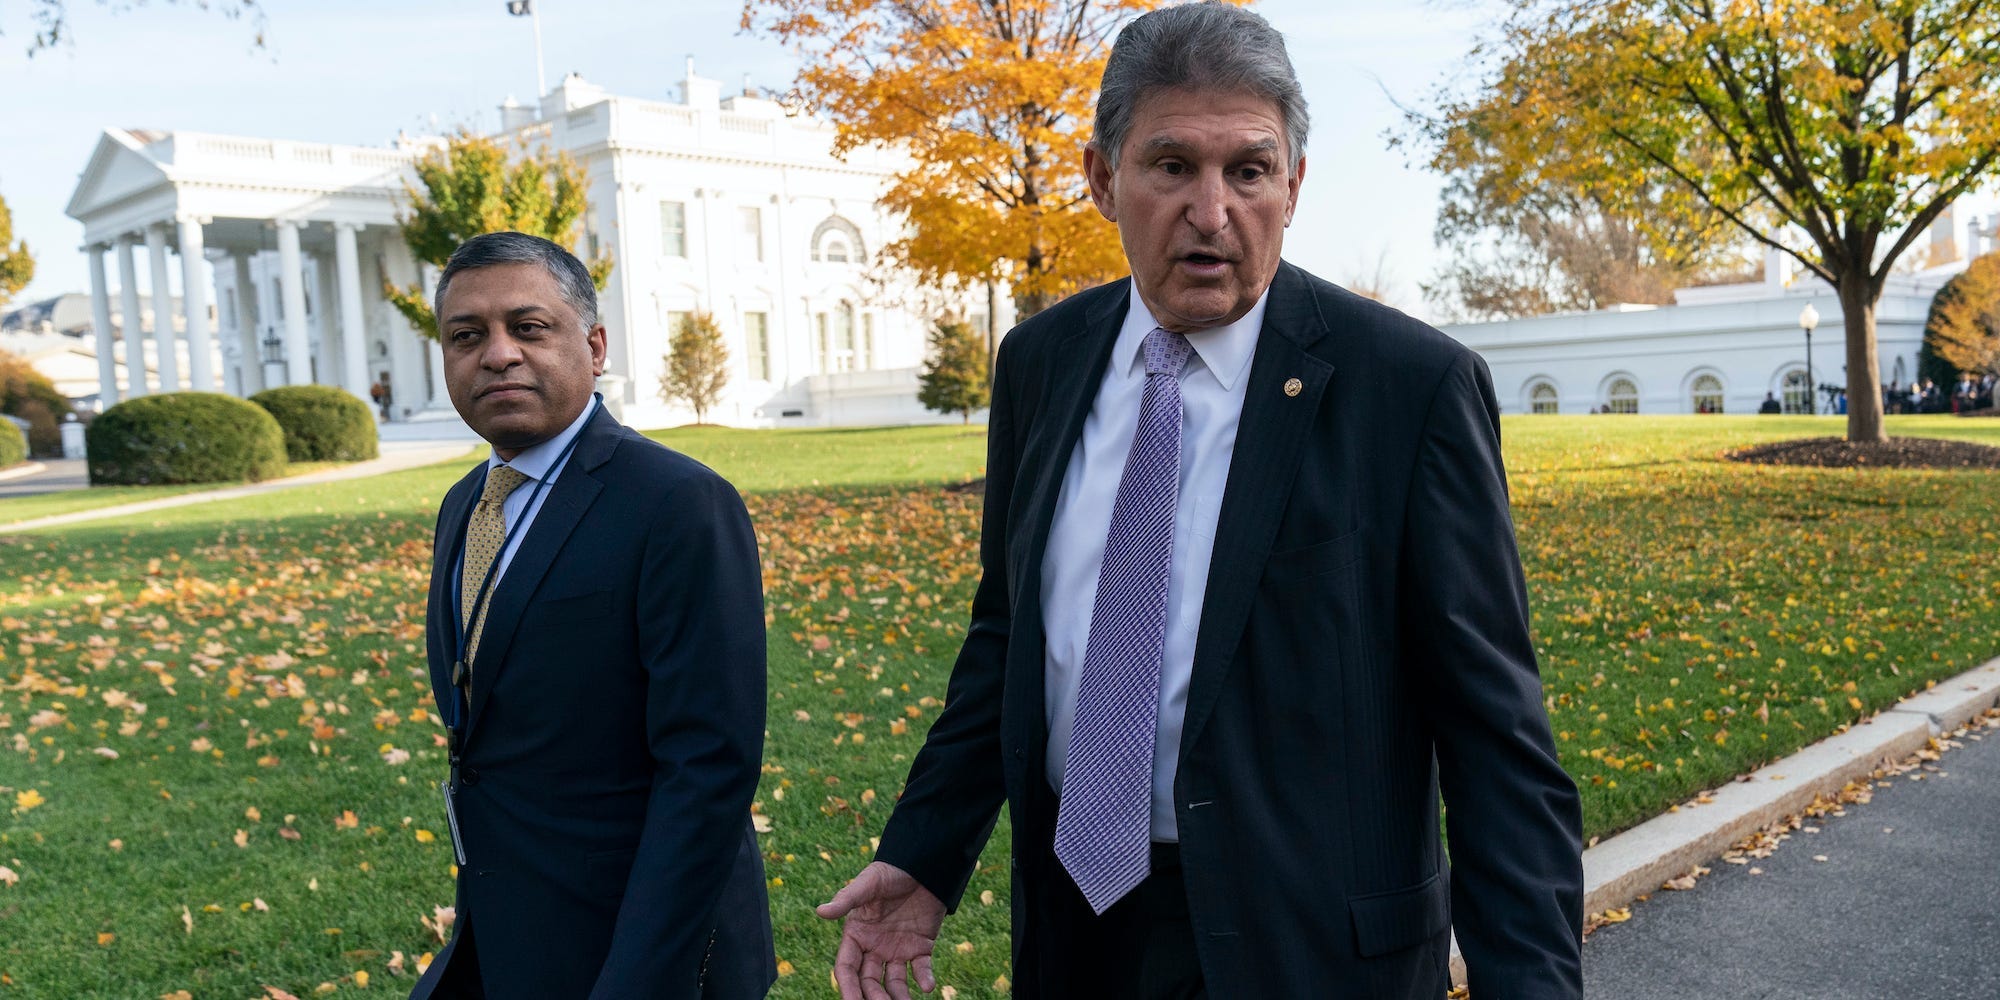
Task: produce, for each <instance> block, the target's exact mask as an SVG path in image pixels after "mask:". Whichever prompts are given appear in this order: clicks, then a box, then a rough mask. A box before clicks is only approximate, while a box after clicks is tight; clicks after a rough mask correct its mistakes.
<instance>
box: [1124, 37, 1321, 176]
mask: <svg viewBox="0 0 2000 1000" xmlns="http://www.w3.org/2000/svg"><path fill="white" fill-rule="evenodd" d="M1175 88H1185V89H1188V90H1207V91H1225V92H1244V93H1250V94H1255V95H1256V96H1258V97H1262V98H1265V99H1266V100H1269V101H1271V102H1272V103H1273V104H1276V105H1277V106H1278V116H1279V117H1280V118H1281V119H1283V121H1284V123H1285V141H1286V144H1287V145H1288V146H1290V153H1291V168H1292V170H1294V171H1297V170H1298V167H1299V160H1300V159H1301V158H1303V157H1304V156H1305V155H1306V130H1307V128H1308V126H1309V125H1310V124H1311V122H1310V119H1309V117H1308V116H1307V114H1306V98H1305V92H1304V91H1303V90H1302V89H1300V87H1299V78H1298V74H1296V73H1294V72H1293V71H1292V59H1291V57H1290V56H1289V55H1287V54H1286V53H1285V36H1283V35H1281V34H1279V33H1278V30H1277V29H1276V28H1273V27H1271V23H1270V22H1269V21H1266V20H1264V19H1263V18H1262V17H1260V16H1258V15H1256V14H1253V13H1251V12H1250V11H1247V10H1244V9H1242V8H1241V7H1235V6H1232V5H1230V4H1226V3H1219V2H1216V0H1206V2H1202V3H1189V4H1182V5H1180V6H1177V7H1166V8H1162V9H1160V10H1156V11H1153V12H1151V13H1149V14H1145V15H1143V16H1141V17H1139V18H1137V19H1135V20H1134V21H1133V22H1132V23H1131V24H1128V25H1126V26H1125V30H1123V31H1121V32H1119V33H1118V41H1117V42H1116V43H1114V44H1113V45H1112V46H1111V57H1110V59H1108V60H1106V62H1105V64H1104V80H1103V82H1102V83H1101V84H1100V85H1099V86H1098V92H1097V133H1096V135H1095V136H1094V137H1093V138H1092V139H1091V141H1092V142H1093V143H1094V144H1095V145H1096V146H1097V150H1098V152H1099V153H1101V154H1103V155H1104V157H1105V158H1106V159H1107V160H1109V161H1110V162H1111V166H1112V169H1114V170H1115V169H1117V167H1118V157H1119V154H1120V153H1122V152H1123V151H1124V148H1125V133H1126V132H1128V131H1129V130H1130V129H1131V127H1132V114H1133V112H1134V111H1136V110H1137V109H1138V107H1139V104H1140V103H1141V102H1143V101H1144V100H1145V99H1146V98H1147V97H1150V96H1152V94H1153V93H1154V92H1156V91H1161V90H1171V89H1175Z"/></svg>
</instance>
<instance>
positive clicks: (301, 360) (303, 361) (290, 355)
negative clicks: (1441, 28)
mask: <svg viewBox="0 0 2000 1000" xmlns="http://www.w3.org/2000/svg"><path fill="white" fill-rule="evenodd" d="M273 225H275V226H277V227H278V294H279V296H280V297H281V298H282V299H283V300H284V308H283V312H284V314H285V382H286V384H288V385H310V384H311V383H312V354H311V351H312V345H311V344H310V343H308V342H307V340H306V286H305V276H304V275H302V274H300V273H299V272H300V269H301V266H302V262H301V260H300V256H299V223H298V222H297V221H296V220H293V219H279V220H277V221H276V222H274V223H273Z"/></svg>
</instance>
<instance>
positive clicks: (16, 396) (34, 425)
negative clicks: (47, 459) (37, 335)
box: [0, 352, 70, 455]
mask: <svg viewBox="0 0 2000 1000" xmlns="http://www.w3.org/2000/svg"><path fill="white" fill-rule="evenodd" d="M69 412H70V404H69V397H68V396H65V395H63V394H62V390H60V389H57V388H56V385H55V383H54V382H51V381H49V378H48V376H46V375H43V374H42V373H41V372H38V371H36V370H35V369H34V368H33V367H31V366H30V365H29V364H28V360H27V359H26V358H23V357H19V356H17V355H13V354H8V353H5V352H0V413H10V414H13V415H14V416H17V417H20V418H21V419H23V420H26V421H27V422H28V425H29V426H28V450H29V451H30V452H31V453H33V454H36V455H59V454H61V453H62V429H61V425H62V418H63V415H64V414H66V413H69Z"/></svg>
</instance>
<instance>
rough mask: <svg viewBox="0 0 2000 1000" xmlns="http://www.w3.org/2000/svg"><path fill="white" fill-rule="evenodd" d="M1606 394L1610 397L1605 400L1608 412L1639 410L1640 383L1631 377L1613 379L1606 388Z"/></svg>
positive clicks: (1635, 411)
mask: <svg viewBox="0 0 2000 1000" xmlns="http://www.w3.org/2000/svg"><path fill="white" fill-rule="evenodd" d="M1605 396H1606V397H1608V398H1607V399H1606V400H1605V412H1607V413H1637V412H1639V385H1638V383H1636V382H1633V381H1632V380H1631V379H1629V378H1620V379H1613V380H1612V382H1611V385H1610V387H1609V388H1608V389H1606V390H1605Z"/></svg>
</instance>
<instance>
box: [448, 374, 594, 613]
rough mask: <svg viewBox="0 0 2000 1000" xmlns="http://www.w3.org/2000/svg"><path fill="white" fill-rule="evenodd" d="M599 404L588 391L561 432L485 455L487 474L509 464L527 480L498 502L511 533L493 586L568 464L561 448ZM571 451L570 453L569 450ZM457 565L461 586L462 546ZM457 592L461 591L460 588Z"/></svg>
mask: <svg viewBox="0 0 2000 1000" xmlns="http://www.w3.org/2000/svg"><path fill="white" fill-rule="evenodd" d="M599 405H601V404H600V403H599V402H598V399H597V395H596V394H595V393H592V394H591V398H590V402H589V403H586V404H584V407H583V412H582V413H579V414H577V416H576V419H575V420H572V421H570V423H569V426H568V427H565V428H563V431H562V433H560V434H557V435H556V436H555V437H552V438H550V439H548V440H547V441H544V442H542V443H541V444H538V445H533V446H531V447H528V448H523V449H521V453H520V454H518V455H515V456H514V458H513V460H512V461H506V462H503V461H501V460H500V455H499V453H498V452H495V453H493V454H491V455H488V456H487V457H486V474H487V475H488V476H491V475H492V474H493V470H494V469H497V468H499V467H500V466H503V465H505V466H508V467H510V468H512V469H513V470H514V471H515V472H518V473H520V474H521V475H524V476H527V477H528V481H527V482H525V483H522V484H521V485H519V486H516V487H514V492H512V493H509V494H507V499H506V500H505V501H504V502H503V503H501V504H500V517H501V520H503V521H505V522H506V525H507V533H508V534H509V535H511V536H512V537H511V538H509V539H508V541H507V547H506V548H504V549H502V550H501V552H500V559H499V563H500V565H499V566H498V567H496V568H495V569H494V570H493V589H495V590H498V589H500V578H501V577H504V576H506V575H507V566H508V564H510V563H512V562H513V561H514V552H515V551H516V550H517V549H519V548H520V547H521V541H522V540H523V539H525V538H527V537H528V529H529V528H530V527H532V526H533V525H534V523H535V515H536V514H539V513H541V512H542V505H543V504H544V503H547V502H548V499H549V493H550V492H552V491H553V490H554V489H555V479H556V477H557V476H559V475H561V474H562V470H563V468H564V467H565V466H567V465H569V456H566V455H563V451H564V449H566V448H568V447H569V443H570V442H571V441H573V440H575V439H576V436H577V435H578V434H580V433H582V432H583V425H584V423H585V422H587V421H589V420H590V415H591V414H592V413H594V412H596V410H597V407H598V406H599ZM572 454H574V453H573V452H572ZM558 457H561V458H562V462H561V463H560V464H557V463H556V459H557V458H558ZM552 465H553V466H554V467H553V468H551V466H552ZM544 479H546V480H548V483H549V485H547V486H544V487H542V489H541V491H540V492H539V493H537V492H536V490H535V484H536V483H538V482H540V481H542V480H544ZM531 500H532V501H533V502H532V503H530V501H531ZM475 502H476V501H475ZM516 524H519V525H520V530H518V531H517V530H515V527H514V526H515V525H516ZM458 565H459V569H458V570H457V571H456V572H455V573H454V574H453V576H454V578H456V579H458V580H459V586H460V587H461V588H463V587H464V585H465V584H464V577H465V569H464V567H465V552H464V549H463V548H461V549H460V550H459V554H458ZM478 585H479V584H478V583H474V584H473V586H475V587H476V586H478ZM461 593H463V591H462V590H461ZM487 600H488V601H491V600H492V598H491V597H488V598H487Z"/></svg>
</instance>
